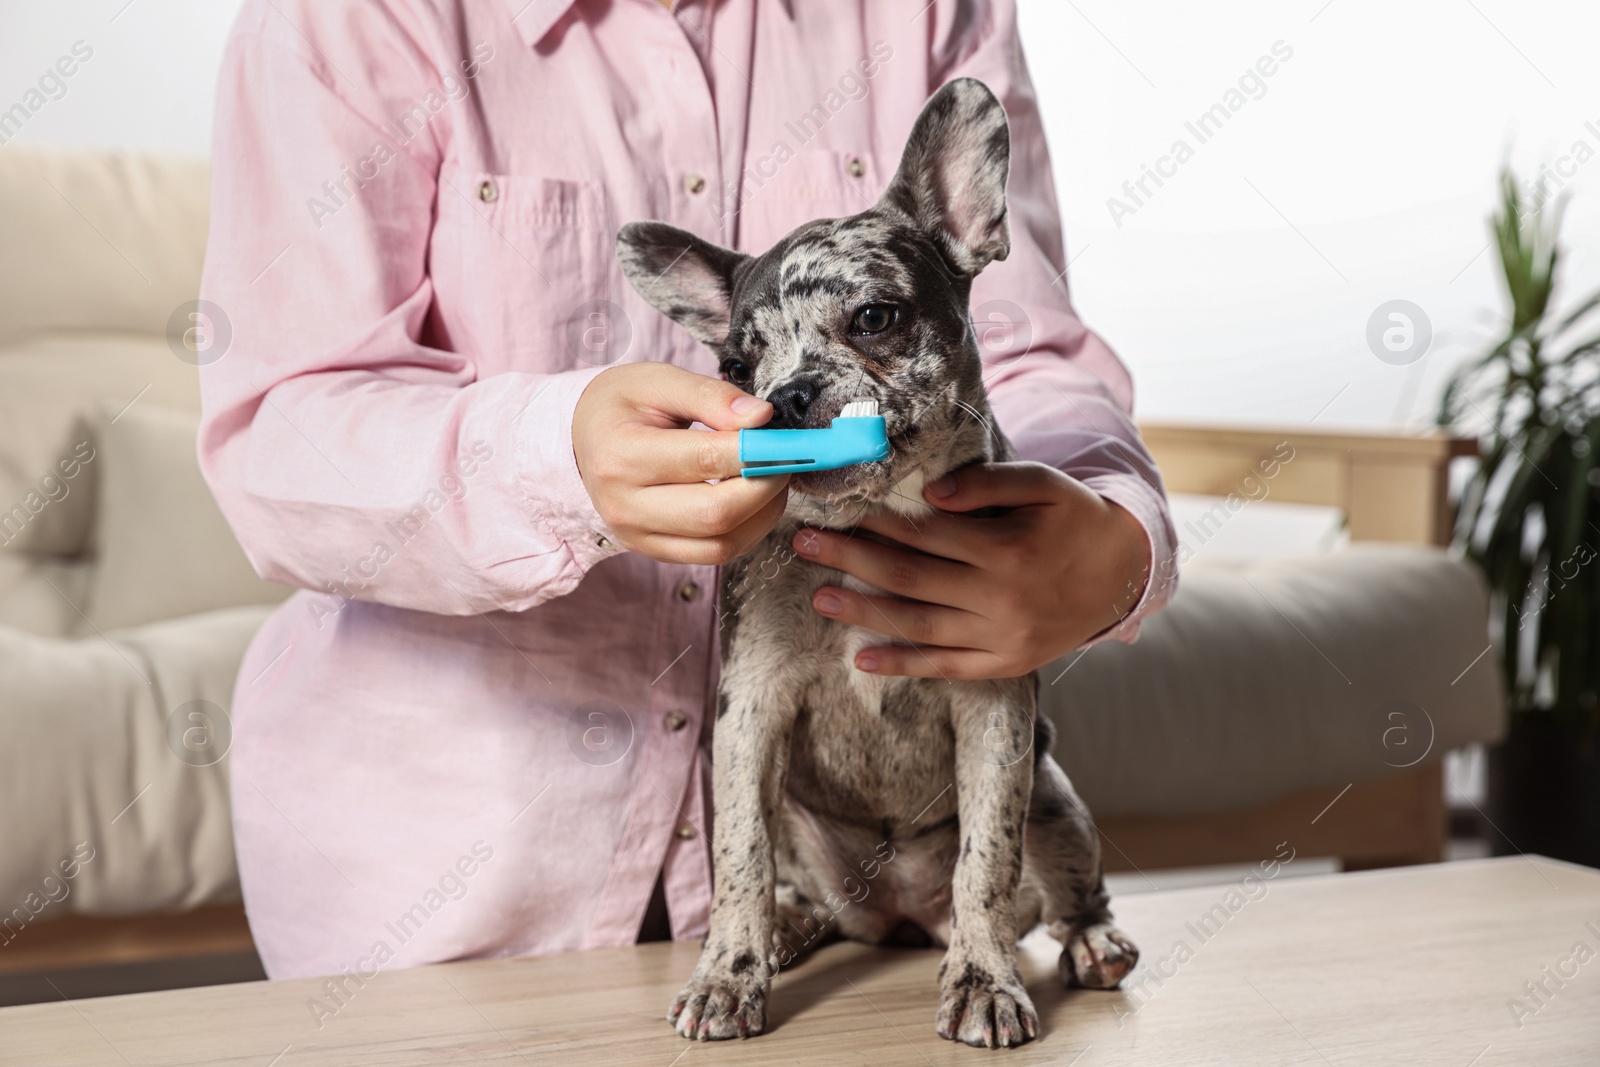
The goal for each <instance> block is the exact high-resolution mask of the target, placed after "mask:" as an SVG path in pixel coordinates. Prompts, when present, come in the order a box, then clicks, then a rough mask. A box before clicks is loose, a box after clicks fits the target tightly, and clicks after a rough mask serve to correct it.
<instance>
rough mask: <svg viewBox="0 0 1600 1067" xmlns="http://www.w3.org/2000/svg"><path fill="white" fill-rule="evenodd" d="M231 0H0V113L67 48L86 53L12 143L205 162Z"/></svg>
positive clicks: (234, 0) (236, 0)
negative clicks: (61, 91) (60, 92)
mask: <svg viewBox="0 0 1600 1067" xmlns="http://www.w3.org/2000/svg"><path fill="white" fill-rule="evenodd" d="M239 6H240V0H131V2H130V0H70V2H62V0H0V110H4V109H6V108H9V107H10V106H11V105H12V104H14V103H16V102H17V101H18V100H20V99H22V96H23V94H24V93H26V92H27V91H28V90H29V89H32V88H35V87H36V86H37V85H38V80H39V78H40V76H41V75H42V74H44V73H45V72H46V71H47V70H48V69H49V68H50V67H51V66H52V65H53V64H54V63H55V62H56V60H57V59H58V58H60V57H61V56H64V55H68V54H70V53H71V50H72V46H73V44H74V43H76V42H79V41H81V42H83V44H84V45H85V46H87V47H88V48H89V49H92V50H93V56H92V58H90V59H89V60H88V62H86V63H83V64H82V66H81V67H80V68H79V70H78V72H77V73H76V74H74V75H73V76H72V77H71V78H69V79H66V80H65V81H66V94H65V95H64V96H62V97H61V98H60V99H59V100H52V101H51V102H50V103H49V104H47V105H46V106H45V107H44V108H43V109H42V110H40V111H39V113H38V114H37V115H34V116H33V117H32V119H30V120H29V122H28V125H27V126H26V127H25V128H24V129H23V131H22V132H21V134H20V135H18V136H17V137H16V138H15V140H14V141H13V142H12V143H15V144H29V145H53V146H61V147H69V148H127V149H143V150H149V151H158V152H176V153H183V154H186V155H204V154H206V152H207V151H208V148H209V145H210V143H211V111H212V107H211V105H212V96H213V93H214V90H215V86H216V80H217V67H218V65H219V64H220V63H221V61H222V46H223V42H224V41H225V40H226V39H227V35H228V29H229V27H230V26H231V25H232V24H233V18H234V15H235V14H237V13H238V10H239Z"/></svg>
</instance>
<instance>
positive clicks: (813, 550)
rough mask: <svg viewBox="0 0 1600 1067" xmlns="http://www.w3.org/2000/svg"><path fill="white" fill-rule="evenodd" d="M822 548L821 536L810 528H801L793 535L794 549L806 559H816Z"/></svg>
mask: <svg viewBox="0 0 1600 1067" xmlns="http://www.w3.org/2000/svg"><path fill="white" fill-rule="evenodd" d="M821 549H822V538H820V537H818V536H817V535H816V534H815V533H814V532H812V531H811V530H801V531H800V532H799V533H797V534H795V535H794V550H795V551H796V552H798V553H800V554H801V555H802V556H804V557H805V558H806V559H816V558H817V553H818V552H819V551H821Z"/></svg>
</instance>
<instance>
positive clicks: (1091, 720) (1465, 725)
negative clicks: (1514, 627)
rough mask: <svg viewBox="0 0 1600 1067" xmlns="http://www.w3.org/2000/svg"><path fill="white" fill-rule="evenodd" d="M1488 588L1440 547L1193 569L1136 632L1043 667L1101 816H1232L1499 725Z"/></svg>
mask: <svg viewBox="0 0 1600 1067" xmlns="http://www.w3.org/2000/svg"><path fill="white" fill-rule="evenodd" d="M1487 631H1488V595H1487V591H1486V587H1485V585H1484V582H1483V580H1482V578H1481V577H1480V575H1479V574H1478V572H1477V570H1476V569H1474V568H1473V567H1472V566H1470V565H1469V564H1466V563H1462V562H1459V561H1457V560H1454V559H1452V558H1450V557H1449V556H1448V555H1446V554H1445V553H1444V552H1442V551H1439V550H1437V549H1430V548H1416V547H1407V546H1399V545H1370V544H1357V545H1353V546H1351V547H1350V548H1349V549H1346V550H1344V551H1341V552H1333V553H1329V554H1326V555H1316V556H1306V557H1302V558H1299V559H1291V560H1284V561H1281V562H1275V563H1270V564H1264V565H1261V566H1256V567H1248V568H1242V569H1233V568H1219V567H1211V568H1207V567H1200V566H1195V567H1191V568H1186V569H1185V570H1184V572H1183V576H1182V580H1181V582H1180V585H1179V589H1178V592H1177V595H1176V596H1175V597H1174V598H1173V601H1172V604H1171V605H1170V606H1169V607H1168V608H1167V610H1166V611H1164V612H1162V613H1161V614H1159V615H1156V616H1155V617H1154V618H1151V619H1149V620H1147V621H1146V622H1144V623H1143V624H1142V626H1141V634H1140V637H1139V640H1138V642H1137V643H1135V644H1133V645H1124V644H1120V643H1112V642H1106V643H1102V644H1098V645H1094V646H1092V647H1091V648H1090V649H1089V650H1088V651H1087V652H1085V653H1083V654H1082V655H1081V656H1068V657H1067V658H1065V659H1063V660H1061V661H1058V662H1057V663H1055V664H1052V665H1049V666H1046V667H1045V668H1044V670H1043V671H1042V672H1041V674H1042V678H1041V680H1040V706H1041V709H1042V710H1043V712H1044V713H1045V714H1047V715H1049V716H1050V718H1051V719H1052V720H1053V721H1054V723H1055V724H1056V727H1057V733H1058V736H1057V741H1056V747H1055V755H1056V759H1057V760H1058V761H1060V763H1061V765H1062V766H1063V767H1064V768H1065V769H1066V771H1067V773H1068V774H1069V775H1070V776H1071V778H1072V780H1073V783H1074V785H1075V786H1076V787H1077V789H1078V791H1079V792H1080V793H1081V794H1082V796H1083V798H1084V801H1085V802H1086V803H1087V804H1088V805H1089V807H1090V809H1091V810H1092V811H1095V812H1096V813H1099V814H1104V815H1111V814H1117V815H1168V814H1191V813H1201V812H1208V811H1224V810H1229V809H1234V808H1241V807H1246V806H1249V805H1252V804H1256V803H1259V802H1263V801H1266V800H1270V799H1272V798H1273V797H1276V796H1279V795H1282V794H1284V793H1287V792H1290V791H1293V790H1296V789H1307V788H1314V787H1317V786H1332V787H1334V788H1338V787H1341V786H1343V785H1345V784H1347V783H1349V782H1356V781H1363V780H1366V779H1370V778H1376V777H1379V776H1381V775H1386V774H1394V773H1398V772H1399V770H1401V769H1403V768H1404V767H1406V766H1409V765H1412V764H1416V763H1420V762H1421V761H1423V760H1424V759H1427V760H1437V759H1440V758H1442V757H1443V755H1444V753H1445V752H1446V751H1447V750H1449V749H1452V748H1458V747H1460V746H1463V745H1467V744H1471V743H1473V742H1480V741H1493V740H1495V739H1497V738H1499V737H1500V735H1501V733H1502V732H1503V730H1504V725H1505V713H1504V705H1503V700H1502V697H1501V691H1500V679H1499V674H1498V666H1499V661H1498V658H1497V653H1495V652H1486V649H1488V647H1489V637H1488V632H1487Z"/></svg>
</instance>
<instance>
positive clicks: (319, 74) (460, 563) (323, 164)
mask: <svg viewBox="0 0 1600 1067" xmlns="http://www.w3.org/2000/svg"><path fill="white" fill-rule="evenodd" d="M337 7H338V14H337V16H334V15H331V14H330V15H328V16H325V17H329V18H332V17H338V18H343V19H349V18H360V19H361V20H363V25H361V26H359V27H356V28H355V29H358V30H359V31H360V32H352V28H351V27H349V26H345V25H341V26H339V27H338V30H339V32H329V33H327V34H326V35H319V33H318V29H317V26H318V18H319V17H324V16H319V14H318V13H317V12H316V9H315V8H314V6H313V5H311V4H308V3H299V4H296V3H286V4H284V5H278V4H250V5H247V7H246V9H245V13H244V14H243V15H242V16H241V20H240V23H239V25H238V26H237V27H236V29H235V32H234V35H233V37H232V39H231V41H230V44H229V46H228V49H227V53H226V57H225V60H224V63H223V70H222V75H221V80H220V92H219V99H218V105H217V117H216V127H215V141H214V168H215V169H214V174H213V192H212V230H211V237H210V242H209V246H208V249H207V256H206V267H205V275H204V282H203V286H202V296H203V299H204V301H206V302H209V304H208V305H207V304H202V311H203V312H204V313H205V314H206V315H207V316H208V317H209V318H211V319H220V320H221V322H220V323H218V322H212V323H211V327H212V329H213V330H214V331H215V332H216V333H217V335H218V336H220V335H221V333H222V332H224V331H231V340H230V341H229V343H228V345H227V347H226V348H225V349H223V350H222V351H221V354H220V356H219V357H218V358H216V359H215V360H214V362H209V363H208V364H207V365H205V366H204V367H202V372H201V383H202V395H203V410H204V413H203V420H202V426H201V434H200V440H199V450H200V460H201V466H202V469H203V471H204V473H205V475H206V478H207V480H208V481H209V483H210V485H211V488H212V490H213V492H214V493H215V494H216V497H217V499H218V501H219V503H220V504H221V506H222V510H223V512H224V513H225V514H226V516H227V517H228V520H229V522H230V523H231V524H232V526H233V528H234V531H235V533H236V534H237V536H238V538H239V540H240V542H241V544H242V545H243V547H244V549H245V552H246V554H247V555H248V556H249V558H250V560H251V562H252V563H253V564H254V566H255V568H256V569H257V571H258V572H260V574H261V575H262V576H263V577H265V578H267V579H269V580H272V581H277V582H282V583H285V584H290V585H296V586H301V587H305V588H309V589H315V590H318V591H322V592H332V593H336V594H338V595H341V596H347V597H357V598H360V599H367V600H374V601H379V602H382V603H386V604H391V605H395V606H400V607H406V608H414V609H419V610H425V611H430V612H435V613H442V614H470V613H475V612H479V611H485V610H491V609H499V610H512V611H515V610H522V609H526V608H528V607H532V606H534V605H536V604H538V603H540V602H541V601H543V600H546V599H548V598H550V597H554V596H560V595H562V594H564V593H567V592H569V591H570V590H571V589H573V588H574V587H575V586H576V585H577V584H578V582H579V580H580V579H581V578H582V577H583V575H584V573H585V572H586V570H587V569H588V568H589V567H590V566H592V565H593V564H594V563H596V562H598V561H599V560H600V559H602V558H604V557H605V556H607V555H609V554H611V553H613V552H615V551H617V549H616V548H615V547H614V546H613V545H612V544H611V542H610V540H609V539H608V538H607V537H606V536H605V535H606V531H605V529H604V527H603V523H602V520H601V519H600V517H599V516H598V515H597V514H596V512H595V510H594V508H593V505H592V504H591V503H590V501H589V497H588V494H587V493H586V492H585V490H584V487H583V484H582V481H581V479H580V478H579V475H578V471H577V466H576V462H575V460H574V458H573V454H572V446H571V421H572V413H573V409H574V407H575V406H576V404H577V401H578V397H579V395H580V394H581V393H582V391H583V389H584V387H585V386H586V385H587V384H588V383H589V381H590V380H592V378H593V377H594V375H595V374H597V373H599V372H600V370H601V368H595V369H587V370H582V371H574V372H563V373H552V374H538V373H518V372H513V373H501V374H494V375H491V376H485V377H481V378H480V377H479V375H478V372H477V369H476V365H475V361H474V353H471V352H456V351H447V350H444V349H443V348H441V347H432V346H430V345H429V344H426V343H424V339H425V338H427V337H428V336H429V333H428V326H429V322H430V312H431V309H432V305H433V288H432V282H431V280H430V278H429V275H428V261H429V246H430V238H431V234H432V227H433V220H434V218H435V214H436V203H435V199H436V193H437V191H438V188H439V185H438V175H439V172H440V163H441V157H442V147H441V146H442V144H443V143H444V142H445V138H446V137H447V136H448V125H447V123H448V115H444V116H441V117H440V119H439V120H438V121H437V123H436V124H435V126H434V127H433V128H431V129H430V130H429V131H427V133H426V134H425V135H423V136H417V137H414V138H411V139H409V140H406V141H403V142H401V141H400V139H398V138H395V137H392V136H391V134H390V131H389V130H388V129H387V128H386V122H387V120H386V119H385V116H393V115H397V114H404V113H405V112H406V110H407V109H408V108H410V107H412V106H413V105H414V104H415V103H416V101H418V100H421V99H424V98H425V97H426V96H427V94H428V93H430V92H437V91H440V88H439V87H440V83H441V75H440V71H439V69H438V67H439V64H437V63H435V62H433V60H432V59H431V57H430V56H429V55H428V50H427V48H426V47H425V46H424V45H422V44H419V43H418V42H419V37H420V36H421V35H419V34H418V33H417V32H416V30H415V27H409V26H406V25H404V24H403V23H401V22H400V21H399V20H398V19H397V17H396V16H395V15H394V14H393V13H392V12H388V11H385V10H384V8H383V6H382V5H365V6H364V9H363V8H356V7H354V6H352V5H337ZM282 8H287V14H285V13H284V11H283V10H281V9H282ZM353 11H354V12H360V13H359V14H351V12H353ZM352 42H356V43H359V49H357V48H356V47H354V46H353V45H352ZM347 75H348V76H347ZM352 77H353V78H354V80H352ZM373 171H376V172H377V173H376V174H375V176H372V172H373ZM369 176H370V177H369ZM218 347H219V348H220V347H221V346H220V345H219V346H218Z"/></svg>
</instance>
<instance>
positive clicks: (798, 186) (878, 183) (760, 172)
mask: <svg viewBox="0 0 1600 1067" xmlns="http://www.w3.org/2000/svg"><path fill="white" fill-rule="evenodd" d="M898 162H899V160H898V157H895V158H890V157H885V156H879V155H875V154H873V153H869V152H851V151H844V150H837V149H831V148H811V149H802V150H800V151H798V152H795V153H793V154H792V155H790V154H787V153H779V152H776V151H774V152H773V153H771V154H769V155H766V156H759V157H756V158H755V159H753V160H747V161H746V166H745V174H744V183H743V185H742V187H741V192H740V204H739V246H740V248H741V249H742V250H743V251H746V252H749V253H751V254H753V255H759V254H761V253H762V252H765V251H766V250H767V249H769V248H771V247H772V246H773V245H775V244H777V243H778V241H779V240H780V239H781V238H782V237H783V236H784V235H785V234H787V233H788V232H789V231H790V230H793V229H794V228H795V227H796V226H800V225H803V224H804V223H807V222H810V221H812V220H813V219H839V218H845V217H847V216H850V215H859V214H860V213H861V212H863V211H866V210H867V209H869V208H871V207H872V206H873V205H875V204H876V203H877V202H878V198H879V197H880V196H882V195H883V190H884V187H885V186H887V185H888V183H889V179H891V178H892V177H894V169H895V167H896V166H897V165H898Z"/></svg>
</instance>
